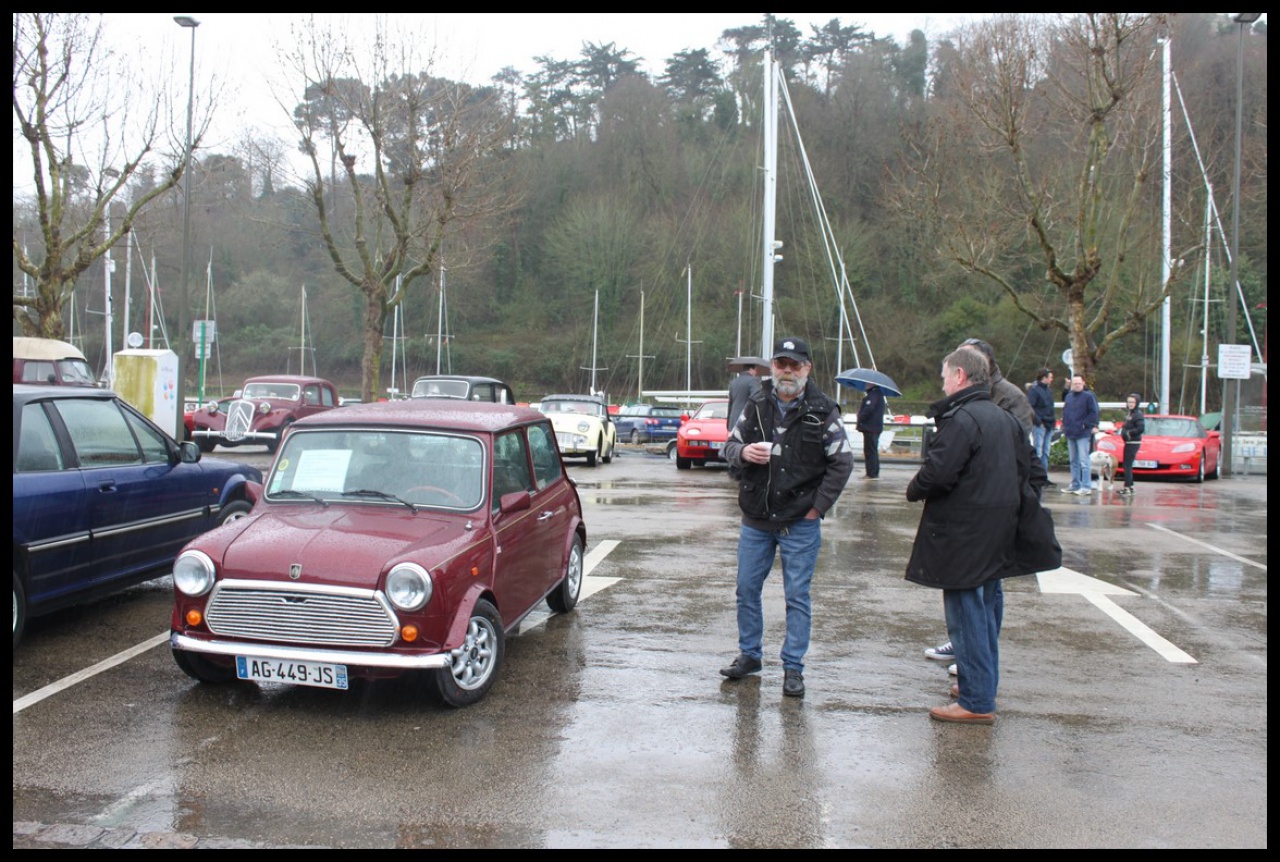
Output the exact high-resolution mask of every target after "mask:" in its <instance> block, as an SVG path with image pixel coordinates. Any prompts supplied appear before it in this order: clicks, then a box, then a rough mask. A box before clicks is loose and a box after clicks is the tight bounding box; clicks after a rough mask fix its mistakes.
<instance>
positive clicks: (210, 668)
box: [170, 649, 236, 685]
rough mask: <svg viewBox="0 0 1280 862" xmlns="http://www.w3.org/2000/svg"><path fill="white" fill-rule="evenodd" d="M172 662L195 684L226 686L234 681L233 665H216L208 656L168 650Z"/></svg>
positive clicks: (180, 650) (181, 650)
mask: <svg viewBox="0 0 1280 862" xmlns="http://www.w3.org/2000/svg"><path fill="white" fill-rule="evenodd" d="M170 652H172V653H173V660H174V662H175V663H176V664H177V665H178V667H180V668H181V669H182V672H183V673H185V674H186V675H187V676H189V677H191V678H192V679H194V680H196V681H197V682H203V683H208V684H209V685H226V684H227V683H229V682H234V681H235V679H236V668H235V665H233V664H230V663H228V664H225V665H223V664H216V663H215V662H214V661H213V660H212V659H210V658H209V657H208V656H205V655H201V654H200V653H198V652H187V651H186V650H184V649H175V650H170Z"/></svg>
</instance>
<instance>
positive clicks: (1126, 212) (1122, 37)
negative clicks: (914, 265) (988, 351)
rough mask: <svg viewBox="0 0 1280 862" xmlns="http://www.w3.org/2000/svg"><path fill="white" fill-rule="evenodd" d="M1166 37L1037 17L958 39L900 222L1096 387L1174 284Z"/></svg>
mask: <svg viewBox="0 0 1280 862" xmlns="http://www.w3.org/2000/svg"><path fill="white" fill-rule="evenodd" d="M1161 24H1162V21H1161V19H1160V17H1159V16H1150V15H1132V14H1126V13H1086V14H1075V15H1070V16H1061V17H1049V16H1046V15H1042V14H1036V15H1024V16H1013V15H1010V16H1001V17H996V18H992V19H988V20H986V21H983V22H982V23H978V24H974V25H971V26H969V27H966V28H964V29H962V30H960V31H959V32H958V33H957V34H956V38H955V42H954V53H949V55H948V57H947V64H946V68H947V76H948V80H947V81H946V82H945V87H939V88H935V91H936V92H942V93H945V94H946V95H945V96H943V97H940V98H939V99H937V100H936V101H935V104H934V105H933V110H934V113H933V115H932V117H931V119H930V121H929V122H928V124H927V125H926V127H925V128H926V131H925V133H924V134H923V135H922V136H921V138H920V139H919V140H917V142H916V143H917V145H918V150H917V151H916V153H915V158H914V161H913V162H912V164H911V170H910V171H909V173H908V175H907V177H906V180H907V183H906V185H907V187H908V189H909V195H910V197H909V199H910V200H911V202H912V203H913V204H914V206H912V207H911V208H910V210H909V212H910V214H911V216H912V217H913V218H920V217H923V218H924V219H925V221H926V222H927V224H928V225H929V229H930V230H931V231H932V232H933V235H934V237H935V241H936V243H937V246H938V249H939V253H940V254H941V256H942V257H944V258H946V259H949V260H951V261H953V262H954V263H956V264H959V266H960V267H962V268H963V269H964V270H966V271H968V272H971V273H975V274H978V275H981V276H983V277H985V278H987V279H989V280H991V281H992V282H994V283H996V284H998V285H999V286H1000V287H1001V288H1002V289H1003V290H1004V291H1005V292H1006V293H1007V294H1008V296H1009V297H1011V298H1012V300H1013V302H1014V303H1015V304H1016V306H1017V308H1018V309H1019V310H1020V311H1022V313H1024V314H1026V315H1028V316H1029V317H1030V318H1031V319H1032V320H1034V321H1035V322H1036V323H1037V324H1039V326H1040V327H1041V328H1042V329H1052V328H1056V329H1059V330H1062V331H1063V332H1065V333H1066V334H1067V336H1068V338H1069V339H1070V343H1071V347H1072V349H1073V352H1074V354H1075V357H1076V359H1075V368H1076V371H1077V372H1078V373H1082V374H1084V376H1085V378H1086V380H1088V381H1089V382H1090V384H1092V381H1093V377H1094V372H1095V369H1096V367H1097V364H1098V363H1099V361H1100V360H1101V359H1102V357H1103V356H1104V355H1105V354H1106V352H1107V350H1108V347H1109V346H1110V345H1111V344H1113V343H1114V342H1115V341H1116V340H1117V339H1120V338H1122V337H1124V336H1125V335H1128V334H1129V333H1132V332H1135V331H1138V330H1139V329H1140V327H1141V326H1142V323H1143V321H1144V320H1145V319H1146V318H1147V316H1148V315H1150V314H1151V313H1152V312H1154V311H1155V310H1156V309H1157V308H1159V307H1160V305H1161V303H1162V302H1163V301H1164V299H1165V297H1166V296H1167V295H1168V293H1169V290H1170V289H1171V287H1172V285H1173V283H1174V281H1175V279H1176V278H1177V275H1178V269H1177V268H1176V267H1175V268H1174V269H1173V270H1172V272H1171V273H1170V276H1169V278H1168V280H1167V282H1162V280H1161V279H1162V276H1161V275H1160V273H1159V272H1158V267H1156V266H1154V264H1155V263H1157V262H1158V261H1159V256H1158V255H1154V254H1152V252H1153V251H1154V250H1155V249H1158V248H1159V240H1158V224H1159V220H1158V218H1154V217H1153V215H1154V213H1155V212H1157V211H1158V204H1157V202H1158V200H1159V189H1160V183H1159V177H1160V173H1159V167H1160V139H1161V134H1160V132H1161V117H1160V111H1159V104H1160V68H1159V56H1160V54H1159V51H1158V48H1157V36H1158V35H1159V29H1160V26H1161ZM1187 253H1189V252H1184V253H1183V254H1184V255H1185V254H1187ZM1181 256H1183V255H1179V254H1175V255H1174V258H1175V260H1176V259H1178V258H1180V257H1181ZM1153 273H1154V274H1153ZM1037 282H1042V283H1047V289H1046V290H1041V289H1037V288H1036V287H1035V285H1036V283H1037Z"/></svg>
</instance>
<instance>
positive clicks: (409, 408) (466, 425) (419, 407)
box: [293, 398, 546, 433]
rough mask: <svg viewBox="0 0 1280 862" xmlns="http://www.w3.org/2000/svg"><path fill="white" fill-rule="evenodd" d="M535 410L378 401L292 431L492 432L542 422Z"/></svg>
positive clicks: (329, 413)
mask: <svg viewBox="0 0 1280 862" xmlns="http://www.w3.org/2000/svg"><path fill="white" fill-rule="evenodd" d="M545 421H546V417H545V416H543V415H542V414H541V413H539V412H538V411H537V410H532V409H530V408H528V407H517V406H515V405H514V404H494V403H492V402H488V401H458V400H454V399H438V398H408V399H401V400H398V401H380V402H377V403H376V404H353V405H352V406H350V407H343V408H342V409H341V410H326V411H325V412H324V413H319V414H316V415H315V416H308V417H307V418H305V419H299V420H298V421H297V422H296V423H295V424H294V426H293V427H294V428H298V429H302V428H314V427H318V426H333V425H346V426H350V425H364V426H377V427H387V428H394V427H397V426H402V427H429V428H434V429H438V430H445V431H473V432H483V433H494V432H497V431H502V430H505V429H507V428H512V427H515V426H518V425H526V424H529V423H531V422H545Z"/></svg>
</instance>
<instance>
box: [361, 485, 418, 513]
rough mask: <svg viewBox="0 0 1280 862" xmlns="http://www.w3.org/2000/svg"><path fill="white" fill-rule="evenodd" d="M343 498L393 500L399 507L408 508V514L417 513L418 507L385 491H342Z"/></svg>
mask: <svg viewBox="0 0 1280 862" xmlns="http://www.w3.org/2000/svg"><path fill="white" fill-rule="evenodd" d="M342 496H344V497H377V498H379V499H381V500H395V501H396V502H397V503H400V504H401V505H404V506H408V507H409V511H410V512H416V511H418V507H417V506H415V505H413V504H412V503H410V502H409V501H408V500H404V499H401V498H400V497H397V496H396V495H395V494H388V493H387V492H386V491H374V490H372V489H370V488H360V489H358V490H356V491H343V492H342Z"/></svg>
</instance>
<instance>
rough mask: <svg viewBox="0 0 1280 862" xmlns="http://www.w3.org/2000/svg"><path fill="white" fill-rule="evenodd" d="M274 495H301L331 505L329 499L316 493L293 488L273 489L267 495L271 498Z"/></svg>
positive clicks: (306, 498)
mask: <svg viewBox="0 0 1280 862" xmlns="http://www.w3.org/2000/svg"><path fill="white" fill-rule="evenodd" d="M272 497H301V498H302V499H304V500H313V501H315V502H317V503H319V504H320V505H321V506H328V505H329V501H328V500H325V499H324V498H322V497H317V496H316V495H315V494H308V493H306V492H305V491H295V490H293V489H292V488H289V489H286V490H284V491H272V492H271V493H270V494H268V495H267V498H268V499H270V498H272Z"/></svg>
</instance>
